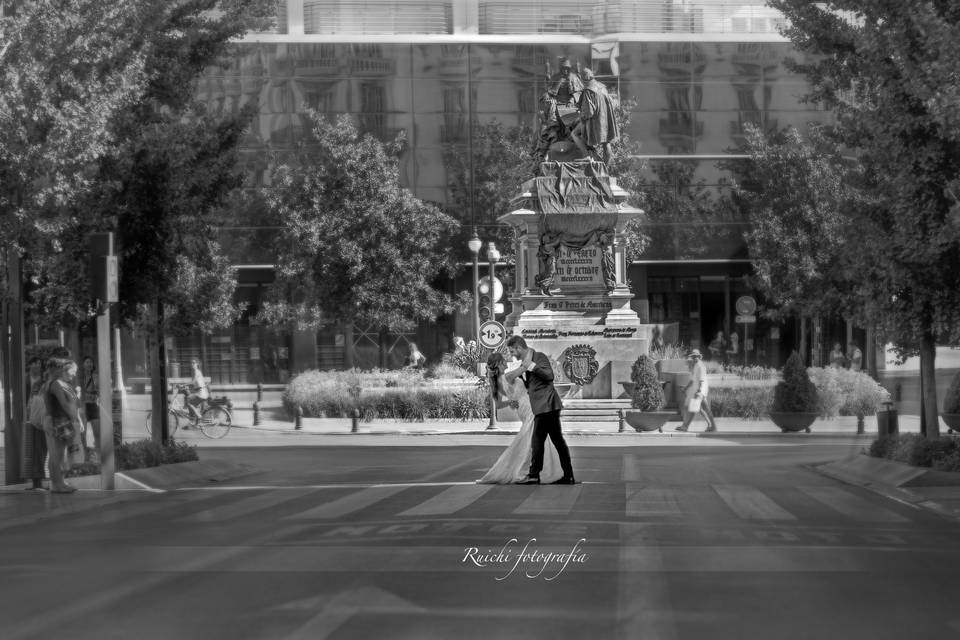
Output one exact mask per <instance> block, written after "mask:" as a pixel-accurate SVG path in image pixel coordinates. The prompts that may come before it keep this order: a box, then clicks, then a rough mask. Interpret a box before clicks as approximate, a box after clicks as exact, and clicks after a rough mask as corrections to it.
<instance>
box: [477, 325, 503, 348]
mask: <svg viewBox="0 0 960 640" xmlns="http://www.w3.org/2000/svg"><path fill="white" fill-rule="evenodd" d="M506 339H507V330H506V329H504V328H503V325H502V324H500V323H499V322H497V321H496V320H487V321H486V322H484V323H483V324H482V325H480V345H481V346H483V347H486V348H487V349H496V348H497V347H499V346H500V345H502V344H503V342H504V340H506Z"/></svg>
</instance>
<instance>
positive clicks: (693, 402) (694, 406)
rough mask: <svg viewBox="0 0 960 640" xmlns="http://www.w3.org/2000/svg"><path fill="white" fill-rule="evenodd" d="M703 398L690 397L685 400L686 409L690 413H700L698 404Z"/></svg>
mask: <svg viewBox="0 0 960 640" xmlns="http://www.w3.org/2000/svg"><path fill="white" fill-rule="evenodd" d="M702 402H703V398H690V399H689V400H687V411H689V412H690V413H700V404H701V403H702Z"/></svg>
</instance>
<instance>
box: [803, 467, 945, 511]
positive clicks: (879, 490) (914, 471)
mask: <svg viewBox="0 0 960 640" xmlns="http://www.w3.org/2000/svg"><path fill="white" fill-rule="evenodd" d="M810 468H812V469H813V470H814V471H817V472H818V473H821V474H823V475H825V476H827V477H829V478H833V479H834V480H839V481H840V482H844V483H846V484H850V485H854V486H858V487H862V488H864V489H867V490H868V491H872V492H873V493H876V494H877V495H881V496H884V497H886V498H890V499H891V500H896V501H897V502H901V503H903V504H907V505H910V506H912V507H914V508H917V509H926V510H928V511H933V512H934V513H937V514H938V515H940V516H943V517H945V518H949V519H951V520H958V521H960V508H953V507H948V506H946V505H943V504H941V503H939V502H936V501H934V500H931V499H929V498H927V497H926V496H924V495H923V494H921V493H919V492H917V491H912V490H910V489H905V488H903V487H904V485H908V486H909V484H910V483H911V482H913V481H915V480H917V479H918V478H922V477H923V476H925V475H927V474H928V473H930V472H931V470H930V469H926V468H922V467H914V466H912V465H908V464H906V463H903V462H894V461H892V460H883V459H880V458H872V457H869V456H867V455H865V454H860V455H859V456H851V457H849V458H845V459H844V460H838V461H835V462H828V463H826V464H821V465H813V466H811V467H810ZM933 486H936V485H933ZM957 493H958V495H960V489H958V492H957Z"/></svg>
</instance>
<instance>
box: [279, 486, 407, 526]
mask: <svg viewBox="0 0 960 640" xmlns="http://www.w3.org/2000/svg"><path fill="white" fill-rule="evenodd" d="M408 486H410V485H404V486H396V485H377V486H373V487H367V488H366V489H363V490H361V491H357V492H356V493H351V494H349V495H346V496H344V497H342V498H340V499H338V500H334V501H333V502H328V503H326V504H322V505H320V506H318V507H314V508H313V509H307V510H306V511H301V512H299V513H296V514H294V515H291V516H287V517H286V518H285V520H310V519H329V518H339V517H341V516H345V515H347V514H348V513H353V512H354V511H360V510H361V509H365V508H367V507H369V506H370V505H373V504H376V503H378V502H380V501H381V500H386V499H387V498H389V497H390V496H393V495H395V494H397V493H400V492H401V491H404V490H405V489H407V487H408Z"/></svg>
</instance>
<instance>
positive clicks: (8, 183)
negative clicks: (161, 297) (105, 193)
mask: <svg viewBox="0 0 960 640" xmlns="http://www.w3.org/2000/svg"><path fill="white" fill-rule="evenodd" d="M152 5H154V6H152ZM9 11H10V15H5V16H2V17H0V43H2V44H0V69H2V72H0V232H2V235H3V237H4V238H6V239H7V240H8V242H9V243H10V245H11V247H12V248H13V249H12V250H15V251H17V252H20V251H22V250H24V249H28V250H32V251H34V252H39V253H46V252H49V251H50V249H51V246H50V244H49V243H50V241H51V239H52V238H55V237H56V236H57V235H58V234H59V233H60V232H61V231H62V230H63V229H64V227H65V226H66V225H67V224H69V218H68V217H65V216H64V215H62V214H63V213H64V208H65V206H66V205H67V204H68V203H69V202H71V201H72V199H73V198H74V197H75V196H76V194H77V193H79V192H81V191H82V190H83V189H85V188H86V187H87V186H88V185H89V184H90V182H91V180H92V178H93V176H94V175H95V173H96V164H97V161H98V160H99V159H100V158H101V157H103V156H105V155H109V154H110V153H112V152H115V150H116V149H115V147H114V146H113V144H112V142H113V140H114V134H115V132H114V131H113V130H112V128H111V127H110V124H111V122H112V120H113V118H114V117H115V115H116V113H117V112H118V111H120V110H121V109H123V108H124V107H126V106H127V105H129V104H130V103H131V102H132V101H134V100H136V99H137V98H138V97H139V96H140V95H141V94H142V93H143V91H144V89H145V86H146V82H147V73H146V69H145V67H146V57H147V55H148V54H149V44H148V43H147V42H146V41H145V40H144V37H143V36H144V33H145V32H146V31H149V30H150V29H151V28H152V27H153V26H155V25H156V23H157V20H158V16H159V13H160V10H159V9H158V8H156V6H155V3H150V2H145V1H139V2H129V1H121V0H63V1H54V0H31V1H25V2H19V3H16V4H15V5H14V8H13V9H10V10H9Z"/></svg>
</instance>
